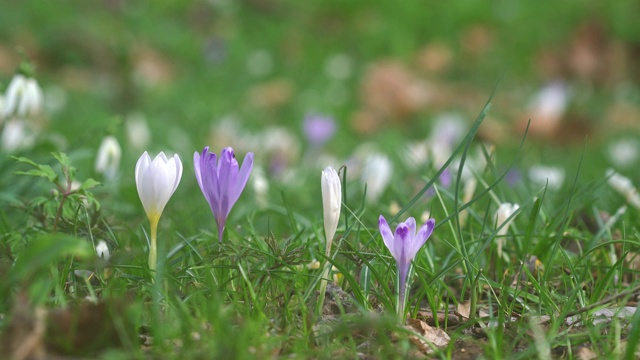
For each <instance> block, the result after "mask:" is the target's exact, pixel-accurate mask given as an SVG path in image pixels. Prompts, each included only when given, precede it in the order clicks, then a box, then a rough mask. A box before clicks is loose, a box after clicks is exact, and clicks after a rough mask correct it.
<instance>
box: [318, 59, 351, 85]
mask: <svg viewBox="0 0 640 360" xmlns="http://www.w3.org/2000/svg"><path fill="white" fill-rule="evenodd" d="M324 72H325V74H327V76H328V77H330V78H332V79H335V80H346V79H348V78H350V77H351V75H352V74H353V61H352V60H351V57H349V55H346V54H334V55H332V56H330V57H329V58H328V59H327V60H326V62H325V64H324Z"/></svg>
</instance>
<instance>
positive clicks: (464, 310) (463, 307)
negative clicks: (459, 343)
mask: <svg viewBox="0 0 640 360" xmlns="http://www.w3.org/2000/svg"><path fill="white" fill-rule="evenodd" d="M456 311H457V312H458V315H460V316H462V317H463V318H465V319H466V320H469V315H471V300H466V301H465V302H462V303H460V304H458V309H457V310H456Z"/></svg>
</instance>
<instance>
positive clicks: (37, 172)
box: [14, 164, 58, 182]
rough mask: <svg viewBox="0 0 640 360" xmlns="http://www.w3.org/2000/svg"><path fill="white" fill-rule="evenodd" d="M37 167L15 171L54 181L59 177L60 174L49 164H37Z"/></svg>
mask: <svg viewBox="0 0 640 360" xmlns="http://www.w3.org/2000/svg"><path fill="white" fill-rule="evenodd" d="M36 166H37V167H38V168H37V169H31V170H29V171H15V172H14V174H17V175H27V176H37V177H43V178H47V179H48V180H49V181H51V182H54V181H55V180H56V179H57V178H58V174H57V173H56V172H55V171H54V170H53V168H51V166H49V165H37V164H36Z"/></svg>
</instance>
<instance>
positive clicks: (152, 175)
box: [136, 151, 182, 270]
mask: <svg viewBox="0 0 640 360" xmlns="http://www.w3.org/2000/svg"><path fill="white" fill-rule="evenodd" d="M181 178H182V162H181V161H180V157H179V156H178V154H175V155H174V156H173V157H172V158H170V159H167V157H166V156H165V154H164V153H163V152H161V153H160V154H158V156H156V157H155V159H153V161H151V157H149V154H148V153H147V152H146V151H145V152H144V154H142V156H140V159H138V162H137V163H136V187H137V188H138V195H139V196H140V201H141V202H142V206H143V207H144V211H145V212H146V213H147V217H148V218H149V223H150V224H151V244H150V247H149V268H150V269H151V270H155V268H156V262H157V256H158V250H157V246H156V232H157V230H158V221H159V220H160V216H161V215H162V211H163V210H164V207H165V206H166V205H167V203H168V202H169V199H170V198H171V195H173V193H174V192H175V191H176V188H177V187H178V184H179V183H180V179H181Z"/></svg>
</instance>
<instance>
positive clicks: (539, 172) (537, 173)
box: [529, 165, 564, 190]
mask: <svg viewBox="0 0 640 360" xmlns="http://www.w3.org/2000/svg"><path fill="white" fill-rule="evenodd" d="M529 180H531V181H532V182H533V183H535V184H537V185H540V186H545V185H547V184H548V186H549V189H551V190H558V189H560V187H561V186H562V183H563V182H564V170H563V169H560V168H557V167H552V166H544V165H535V166H532V167H531V168H530V169H529Z"/></svg>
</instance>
